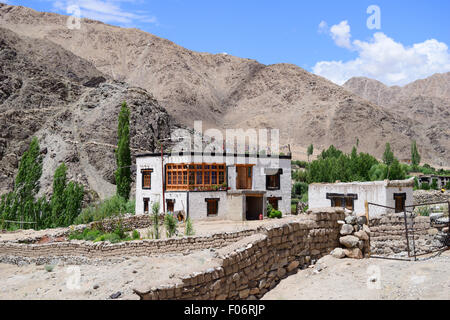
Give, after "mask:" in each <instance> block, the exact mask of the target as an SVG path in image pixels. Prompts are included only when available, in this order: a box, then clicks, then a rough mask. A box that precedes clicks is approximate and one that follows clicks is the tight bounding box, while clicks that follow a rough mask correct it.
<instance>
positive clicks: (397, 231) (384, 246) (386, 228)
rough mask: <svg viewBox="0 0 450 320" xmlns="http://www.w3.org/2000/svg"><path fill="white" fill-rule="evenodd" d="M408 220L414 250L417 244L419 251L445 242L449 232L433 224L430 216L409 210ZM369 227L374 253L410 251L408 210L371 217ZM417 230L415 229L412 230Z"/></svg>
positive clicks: (371, 247)
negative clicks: (417, 214) (415, 213)
mask: <svg viewBox="0 0 450 320" xmlns="http://www.w3.org/2000/svg"><path fill="white" fill-rule="evenodd" d="M406 221H407V225H408V235H409V236H408V239H409V248H410V250H411V253H412V252H413V251H412V250H413V246H414V247H415V250H416V253H417V254H421V253H425V252H428V251H432V250H436V249H438V248H442V247H443V246H444V240H445V239H444V238H445V237H448V236H447V233H446V232H443V228H439V229H438V228H434V226H432V225H431V224H430V217H426V216H416V215H414V214H411V213H407V218H406ZM369 227H370V250H371V254H372V255H383V256H391V255H396V254H397V255H406V253H407V251H408V243H407V241H406V229H405V217H404V213H392V214H387V215H384V216H382V217H379V218H371V219H370V224H369ZM413 230H414V232H412V231H413ZM446 231H448V230H446ZM413 239H414V242H413Z"/></svg>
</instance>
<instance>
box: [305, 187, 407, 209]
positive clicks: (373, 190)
mask: <svg viewBox="0 0 450 320" xmlns="http://www.w3.org/2000/svg"><path fill="white" fill-rule="evenodd" d="M413 187H414V179H409V180H393V181H389V180H384V181H370V182H349V183H342V182H338V183H312V184H310V185H309V189H308V207H309V208H311V209H312V208H322V207H343V208H347V209H349V210H352V211H354V212H355V213H356V214H362V213H365V211H366V209H365V202H366V201H367V202H369V203H375V204H379V205H381V206H385V207H389V208H393V209H389V208H384V207H381V206H375V205H370V206H369V214H370V216H371V217H373V216H379V215H381V214H383V213H387V212H391V213H392V212H393V211H394V212H403V210H404V208H405V206H410V205H412V204H413ZM410 209H411V208H410Z"/></svg>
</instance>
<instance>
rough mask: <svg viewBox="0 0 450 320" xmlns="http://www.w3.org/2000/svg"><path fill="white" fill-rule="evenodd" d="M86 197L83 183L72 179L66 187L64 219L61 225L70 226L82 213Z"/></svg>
mask: <svg viewBox="0 0 450 320" xmlns="http://www.w3.org/2000/svg"><path fill="white" fill-rule="evenodd" d="M83 197H84V188H83V186H82V185H80V184H78V183H76V182H73V181H70V182H69V183H68V184H67V186H66V188H65V189H64V200H65V208H64V221H63V222H62V225H61V226H64V227H68V226H70V225H71V224H73V223H74V221H75V219H76V218H77V217H78V216H79V215H80V213H81V209H82V204H83Z"/></svg>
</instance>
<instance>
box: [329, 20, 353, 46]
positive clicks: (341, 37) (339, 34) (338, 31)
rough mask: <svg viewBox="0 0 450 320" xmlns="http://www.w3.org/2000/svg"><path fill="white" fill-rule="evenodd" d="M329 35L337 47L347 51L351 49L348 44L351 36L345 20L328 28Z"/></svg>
mask: <svg viewBox="0 0 450 320" xmlns="http://www.w3.org/2000/svg"><path fill="white" fill-rule="evenodd" d="M330 33H331V37H332V38H333V40H334V43H336V45H337V46H339V47H342V48H347V49H351V48H352V45H351V43H350V38H351V37H352V35H351V34H350V26H349V25H348V22H347V21H346V20H345V21H342V22H341V23H339V24H335V25H334V26H332V27H331V28H330Z"/></svg>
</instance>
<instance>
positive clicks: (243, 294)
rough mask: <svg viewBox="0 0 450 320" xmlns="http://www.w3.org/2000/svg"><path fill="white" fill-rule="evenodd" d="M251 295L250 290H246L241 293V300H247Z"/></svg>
mask: <svg viewBox="0 0 450 320" xmlns="http://www.w3.org/2000/svg"><path fill="white" fill-rule="evenodd" d="M249 294H250V289H244V290H242V291H239V298H241V299H245V298H247V297H248V295H249Z"/></svg>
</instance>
